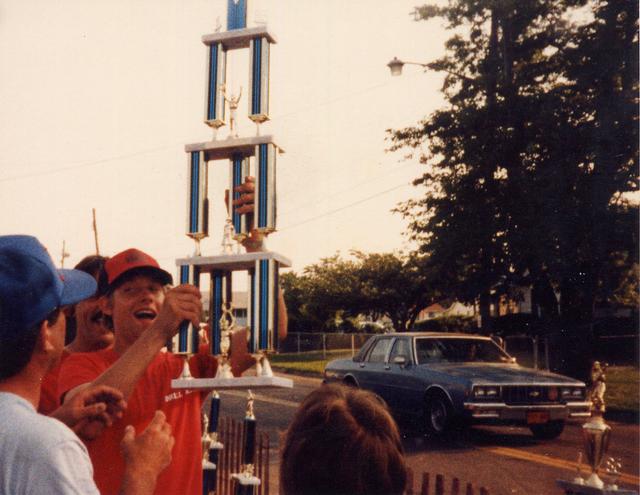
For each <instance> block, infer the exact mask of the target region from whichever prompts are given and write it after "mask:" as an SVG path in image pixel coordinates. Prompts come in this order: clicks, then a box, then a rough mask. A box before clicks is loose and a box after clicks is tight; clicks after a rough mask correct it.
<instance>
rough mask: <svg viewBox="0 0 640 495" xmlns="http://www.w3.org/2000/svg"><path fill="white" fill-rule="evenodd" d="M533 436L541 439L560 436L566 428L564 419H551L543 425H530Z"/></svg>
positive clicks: (551, 438)
mask: <svg viewBox="0 0 640 495" xmlns="http://www.w3.org/2000/svg"><path fill="white" fill-rule="evenodd" d="M529 429H530V430H531V433H533V436H534V437H536V438H538V439H540V440H553V439H554V438H558V437H559V436H560V434H561V433H562V430H564V421H549V422H548V423H545V424H543V425H531V426H529Z"/></svg>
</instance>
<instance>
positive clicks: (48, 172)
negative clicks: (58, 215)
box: [0, 144, 176, 182]
mask: <svg viewBox="0 0 640 495" xmlns="http://www.w3.org/2000/svg"><path fill="white" fill-rule="evenodd" d="M174 146H176V145H175V144H172V145H168V146H160V147H158V148H151V149H147V150H141V151H136V152H133V153H127V154H124V155H116V156H112V157H109V158H102V159H100V160H94V161H90V162H83V163H79V164H77V165H69V166H67V167H61V168H56V169H52V170H46V171H43V172H31V173H26V174H18V175H13V176H9V177H2V178H0V182H9V181H12V180H20V179H28V178H31V177H42V176H46V175H54V174H58V173H60V172H67V171H69V170H77V169H80V168H85V167H93V166H95V165H101V164H103V163H107V162H113V161H118V160H123V159H125V158H131V157H134V156H140V155H146V154H149V153H155V152H156V151H162V150H166V149H170V148H173V147H174Z"/></svg>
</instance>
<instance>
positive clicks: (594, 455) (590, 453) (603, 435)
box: [582, 361, 611, 489]
mask: <svg viewBox="0 0 640 495" xmlns="http://www.w3.org/2000/svg"><path fill="white" fill-rule="evenodd" d="M606 368H607V365H606V364H604V365H601V364H600V363H599V362H598V361H596V362H594V363H593V367H592V368H591V389H590V395H591V403H592V406H591V407H592V413H591V414H592V415H591V419H590V420H589V421H588V422H587V423H585V424H584V425H582V439H583V442H584V451H585V455H586V457H587V461H588V462H589V465H590V466H591V475H590V476H589V477H588V478H587V479H586V481H585V485H588V486H592V487H594V488H599V489H602V488H603V487H604V483H603V481H602V480H601V479H600V477H599V476H598V468H599V467H600V464H602V460H603V459H604V456H605V454H606V452H607V449H608V448H609V439H610V437H611V427H610V426H609V425H607V424H605V422H604V418H603V415H604V411H605V405H604V392H605V390H606V385H605V370H606Z"/></svg>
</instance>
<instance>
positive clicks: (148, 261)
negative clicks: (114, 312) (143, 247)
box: [104, 248, 173, 289]
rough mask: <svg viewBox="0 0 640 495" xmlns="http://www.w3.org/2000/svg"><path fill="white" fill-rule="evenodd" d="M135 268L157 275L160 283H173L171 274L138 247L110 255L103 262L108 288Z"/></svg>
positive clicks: (112, 286)
mask: <svg viewBox="0 0 640 495" xmlns="http://www.w3.org/2000/svg"><path fill="white" fill-rule="evenodd" d="M136 269H140V270H141V271H144V272H148V273H150V274H152V275H153V276H154V277H157V278H158V281H160V282H161V283H162V284H171V283H173V277H172V276H171V274H170V273H169V272H167V271H165V270H163V269H162V268H160V265H159V264H158V262H157V261H156V260H155V259H154V258H152V257H151V256H149V255H148V254H147V253H143V252H142V251H140V250H139V249H135V248H131V249H127V250H126V251H122V252H121V253H118V254H116V255H115V256H112V257H111V258H109V259H108V260H107V262H106V263H105V264H104V270H105V272H106V274H107V283H108V284H109V289H113V288H114V286H115V285H117V282H118V280H119V279H120V278H121V277H122V276H123V275H124V274H125V273H128V272H130V271H131V270H136Z"/></svg>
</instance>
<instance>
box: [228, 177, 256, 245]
mask: <svg viewBox="0 0 640 495" xmlns="http://www.w3.org/2000/svg"><path fill="white" fill-rule="evenodd" d="M255 190H256V179H255V177H251V176H247V177H245V179H244V182H243V183H242V184H240V185H239V186H236V187H235V188H234V192H237V193H240V197H239V198H238V199H234V200H233V201H232V204H233V210H234V212H235V213H238V214H240V215H244V214H252V213H254V205H253V201H254V198H255ZM225 204H226V205H227V208H228V205H229V191H228V190H227V191H225ZM250 221H251V222H252V223H251V225H249V235H248V236H247V237H245V238H244V239H243V240H242V242H241V244H242V246H243V247H244V248H245V249H246V250H247V252H248V253H253V252H256V251H263V250H264V238H265V235H264V234H263V233H262V232H258V231H257V230H256V229H254V228H253V218H252V217H251V218H250Z"/></svg>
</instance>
